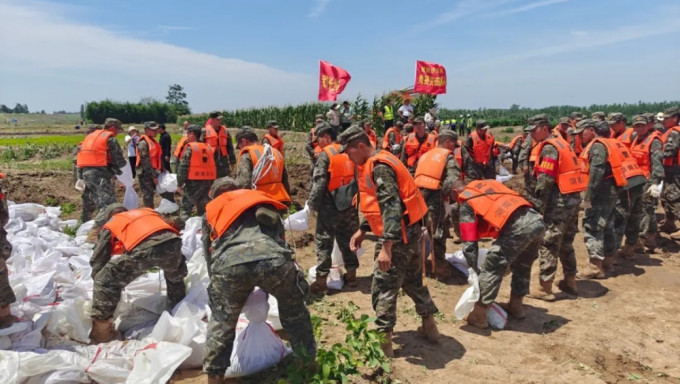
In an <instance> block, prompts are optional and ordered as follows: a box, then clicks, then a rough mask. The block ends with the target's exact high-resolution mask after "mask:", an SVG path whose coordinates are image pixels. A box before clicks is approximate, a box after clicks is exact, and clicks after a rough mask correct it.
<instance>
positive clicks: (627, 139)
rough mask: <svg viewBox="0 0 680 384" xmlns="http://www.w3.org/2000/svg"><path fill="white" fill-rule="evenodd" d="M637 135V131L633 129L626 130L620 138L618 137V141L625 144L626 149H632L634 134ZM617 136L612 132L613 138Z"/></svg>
mask: <svg viewBox="0 0 680 384" xmlns="http://www.w3.org/2000/svg"><path fill="white" fill-rule="evenodd" d="M634 133H635V130H634V129H633V128H626V130H625V131H623V133H622V134H621V135H619V136H617V137H616V139H617V140H618V141H620V142H621V143H623V145H625V146H626V148H628V149H630V147H631V146H632V145H633V134H634ZM614 136H616V134H615V133H614V132H612V137H614Z"/></svg>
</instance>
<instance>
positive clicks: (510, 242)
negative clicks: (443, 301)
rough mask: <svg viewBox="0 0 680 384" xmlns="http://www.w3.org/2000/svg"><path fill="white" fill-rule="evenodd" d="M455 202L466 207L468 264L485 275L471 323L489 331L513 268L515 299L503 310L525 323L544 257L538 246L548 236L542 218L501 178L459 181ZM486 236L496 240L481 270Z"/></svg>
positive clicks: (481, 276)
mask: <svg viewBox="0 0 680 384" xmlns="http://www.w3.org/2000/svg"><path fill="white" fill-rule="evenodd" d="M452 198H455V199H457V200H458V202H459V204H460V232H461V234H462V236H463V254H464V256H465V260H467V263H468V265H469V266H470V267H471V268H472V269H473V270H474V271H475V272H477V274H479V290H480V297H479V301H477V302H476V303H475V307H474V309H473V310H472V312H470V314H468V316H467V318H466V321H467V323H468V324H469V325H472V326H475V327H477V328H488V327H489V323H488V322H487V320H486V315H487V314H486V311H487V307H488V306H489V305H491V304H492V303H493V302H494V301H496V297H497V296H498V291H499V290H500V288H501V282H502V281H503V276H505V274H506V272H508V270H510V271H512V283H511V284H510V287H511V288H510V301H509V302H508V303H507V304H501V306H502V307H503V308H504V309H505V310H507V311H508V313H509V314H510V315H512V316H513V317H515V318H517V319H523V318H524V317H525V316H526V314H525V311H524V307H523V301H524V296H526V295H527V294H528V293H529V284H530V281H531V264H533V262H534V260H536V257H538V247H539V245H540V244H541V242H542V240H543V234H544V233H545V224H544V223H543V220H541V215H540V214H539V213H538V212H536V211H535V210H534V209H532V207H531V204H530V203H529V202H528V201H526V200H525V199H523V198H522V197H521V196H520V195H519V194H518V193H517V192H515V191H513V190H512V189H510V188H508V187H506V186H505V185H503V183H501V182H498V181H496V180H473V181H470V183H469V184H467V187H466V186H465V183H464V182H462V181H457V182H456V183H455V185H454V188H453V190H452ZM482 238H492V239H495V240H494V242H493V243H492V244H491V247H489V252H488V253H487V254H486V259H485V260H484V262H483V263H482V265H481V266H479V263H478V260H477V259H478V254H479V245H478V241H479V239H482Z"/></svg>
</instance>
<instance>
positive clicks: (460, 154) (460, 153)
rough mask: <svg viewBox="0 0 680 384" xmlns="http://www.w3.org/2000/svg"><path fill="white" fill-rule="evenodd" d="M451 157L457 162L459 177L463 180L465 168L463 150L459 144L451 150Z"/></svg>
mask: <svg viewBox="0 0 680 384" xmlns="http://www.w3.org/2000/svg"><path fill="white" fill-rule="evenodd" d="M453 157H454V158H455V159H456V161H457V162H458V166H459V167H460V179H461V180H463V179H465V172H464V170H465V168H463V150H462V149H461V146H458V147H456V148H455V149H454V150H453Z"/></svg>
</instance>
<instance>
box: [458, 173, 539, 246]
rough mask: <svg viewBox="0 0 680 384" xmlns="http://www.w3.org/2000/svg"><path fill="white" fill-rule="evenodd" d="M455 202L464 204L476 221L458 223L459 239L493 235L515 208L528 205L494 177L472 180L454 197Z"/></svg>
mask: <svg viewBox="0 0 680 384" xmlns="http://www.w3.org/2000/svg"><path fill="white" fill-rule="evenodd" d="M458 202H459V203H461V204H462V203H468V205H470V207H471V208H472V210H473V211H475V214H476V217H479V218H480V219H481V220H477V222H476V223H460V233H461V238H462V240H463V241H477V240H478V239H479V238H485V237H491V238H494V239H495V238H497V237H498V234H499V233H500V231H501V230H502V229H503V226H504V225H505V223H506V222H507V221H508V219H509V218H510V216H511V215H512V214H513V213H514V212H515V211H516V210H517V209H518V208H519V207H530V206H531V204H529V202H528V201H526V200H525V199H523V198H522V197H521V196H520V195H519V193H517V192H515V191H513V190H512V189H510V188H508V187H506V186H505V185H503V183H501V182H498V181H496V180H475V181H473V182H471V183H470V184H468V185H467V187H466V188H465V190H464V191H463V192H462V193H461V194H460V196H458Z"/></svg>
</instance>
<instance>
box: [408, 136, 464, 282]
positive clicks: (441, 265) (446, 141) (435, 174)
mask: <svg viewBox="0 0 680 384" xmlns="http://www.w3.org/2000/svg"><path fill="white" fill-rule="evenodd" d="M457 146H458V134H456V133H455V132H454V131H452V130H450V129H445V130H443V131H442V132H441V134H440V135H439V144H438V146H437V148H435V149H433V150H431V151H429V152H427V153H426V154H424V155H423V156H422V157H421V158H420V161H419V162H418V168H416V176H415V182H416V185H417V186H418V188H420V193H422V194H423V198H424V199H425V202H426V203H427V209H428V212H429V214H430V215H429V218H430V223H431V225H430V226H429V229H430V230H431V233H430V235H431V236H432V238H433V240H434V241H433V243H434V247H433V253H434V262H435V273H436V276H437V277H438V278H439V279H446V278H448V277H451V275H452V273H453V267H452V266H451V264H449V262H447V261H446V257H445V253H446V237H447V234H448V232H449V231H448V228H446V225H447V223H448V222H447V221H446V218H445V213H446V209H445V207H444V205H445V204H449V195H450V192H451V188H452V187H453V183H454V182H455V181H456V180H460V175H461V169H460V165H459V164H458V161H456V158H455V157H454V155H453V151H454V150H455V149H456V147H457ZM452 203H455V200H454V201H452ZM456 216H457V215H456Z"/></svg>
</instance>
